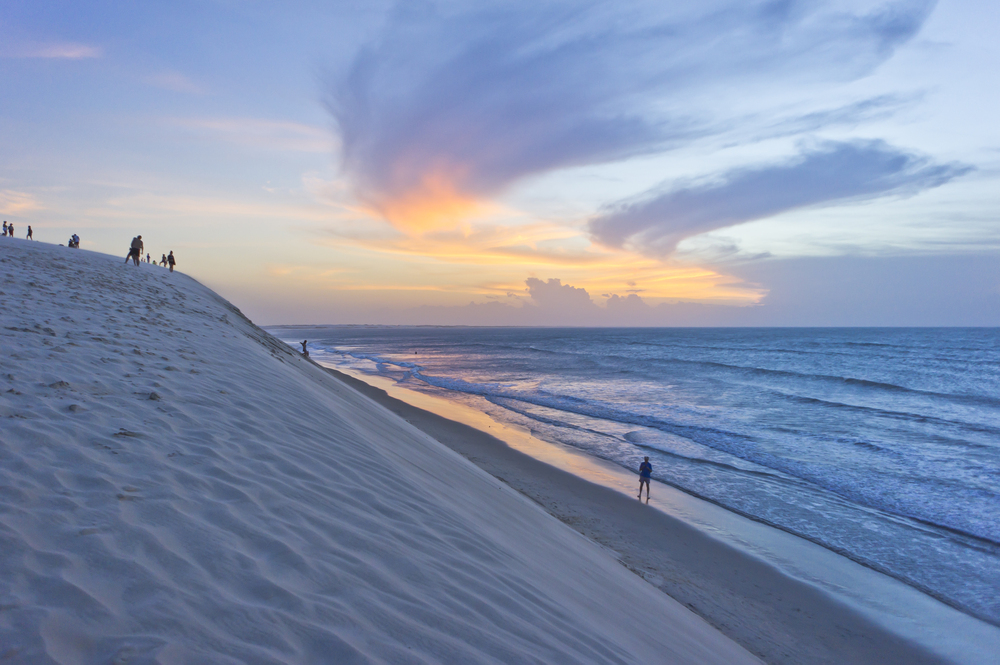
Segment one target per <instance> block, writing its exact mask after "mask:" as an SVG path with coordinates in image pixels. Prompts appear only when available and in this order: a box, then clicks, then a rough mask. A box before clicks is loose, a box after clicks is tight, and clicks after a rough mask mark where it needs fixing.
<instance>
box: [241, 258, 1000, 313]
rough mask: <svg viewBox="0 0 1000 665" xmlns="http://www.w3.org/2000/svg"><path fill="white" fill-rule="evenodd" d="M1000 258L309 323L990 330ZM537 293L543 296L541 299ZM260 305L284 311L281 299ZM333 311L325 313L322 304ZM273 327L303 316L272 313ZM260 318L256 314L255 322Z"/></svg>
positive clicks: (765, 271) (858, 262)
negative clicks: (731, 298)
mask: <svg viewBox="0 0 1000 665" xmlns="http://www.w3.org/2000/svg"><path fill="white" fill-rule="evenodd" d="M998 276H1000V256H998V255H997V254H996V253H989V254H987V253H978V254H976V253H964V254H952V255H937V256H924V255H905V256H894V257H858V256H837V257H809V258H796V259H768V260H762V261H756V262H752V263H749V264H746V265H745V266H743V267H742V268H741V277H743V278H744V279H747V280H751V281H755V282H759V283H762V284H763V285H764V287H765V288H766V289H767V291H768V293H767V295H766V297H764V298H763V299H762V300H760V301H759V302H757V303H753V304H744V305H743V306H733V305H721V304H705V303H698V302H673V303H660V304H656V305H651V304H649V303H648V302H647V301H645V300H643V299H642V298H641V297H639V296H637V295H635V294H632V295H629V296H627V297H620V296H611V297H610V298H609V299H608V300H607V302H606V303H605V305H604V306H603V307H602V306H600V305H597V304H595V303H594V302H593V301H592V300H591V299H590V296H589V294H588V292H587V291H586V290H584V289H581V288H578V287H574V286H571V285H568V284H563V283H562V282H561V281H560V280H547V281H545V282H542V280H536V281H535V282H531V281H530V280H529V282H530V284H529V287H530V288H531V290H532V299H531V300H530V301H529V302H528V303H526V304H525V305H524V306H521V307H518V306H513V305H508V304H503V303H501V302H497V301H493V302H489V303H486V304H468V305H462V306H423V307H391V308H385V307H379V306H374V305H373V306H371V307H362V306H357V305H355V306H349V305H345V304H342V303H337V302H331V301H329V300H328V299H311V300H310V307H309V308H307V309H306V310H304V311H307V312H308V314H306V318H307V320H302V321H301V322H302V323H319V324H330V323H370V324H389V325H494V326H505V325H506V326H511V325H518V326H532V325H541V326H566V325H581V326H845V325H846V326H990V327H996V326H998V325H1000V277H998ZM536 294H537V296H538V298H535V295H536ZM255 295H256V296H257V297H256V298H251V299H250V300H252V301H253V302H255V303H257V304H255V305H254V306H255V307H258V308H261V307H263V308H264V309H272V310H274V311H284V310H282V308H283V307H286V306H287V303H288V302H289V300H288V298H287V295H286V290H284V289H283V290H282V297H281V298H282V299H281V300H280V301H279V300H277V299H275V300H274V302H273V303H266V304H261V299H260V294H259V293H257V292H255ZM324 301H325V302H326V303H327V304H325V305H321V306H317V305H316V303H317V302H320V303H323V302H324ZM262 315H263V317H264V318H267V319H269V320H272V321H279V320H285V321H288V320H290V319H291V318H295V317H299V318H300V319H301V317H302V315H301V314H300V313H297V314H283V315H282V316H276V315H268V314H265V313H264V312H262ZM255 318H256V315H255Z"/></svg>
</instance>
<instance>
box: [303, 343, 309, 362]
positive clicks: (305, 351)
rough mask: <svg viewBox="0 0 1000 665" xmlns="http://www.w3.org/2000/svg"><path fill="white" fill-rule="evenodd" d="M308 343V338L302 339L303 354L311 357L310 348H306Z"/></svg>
mask: <svg viewBox="0 0 1000 665" xmlns="http://www.w3.org/2000/svg"><path fill="white" fill-rule="evenodd" d="M308 343H309V340H307V339H304V340H302V355H304V356H305V357H306V358H308V357H309V349H307V348H306V344H308Z"/></svg>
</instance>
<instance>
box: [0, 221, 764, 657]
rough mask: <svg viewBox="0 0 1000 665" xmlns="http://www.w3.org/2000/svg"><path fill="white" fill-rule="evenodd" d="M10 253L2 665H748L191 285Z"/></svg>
mask: <svg viewBox="0 0 1000 665" xmlns="http://www.w3.org/2000/svg"><path fill="white" fill-rule="evenodd" d="M5 241H6V242H4V243H2V244H0V267H2V275H3V277H2V285H0V328H2V332H3V342H2V347H0V348H2V353H0V570H2V571H3V575H2V576H0V662H25V663H27V662H30V663H91V662H93V663H96V662H101V663H104V662H114V663H190V662H212V663H272V662H273V663H279V662H280V663H320V662H324V663H325V662H331V663H332V662H337V663H353V662H358V663H361V662H394V663H411V662H412V663H422V662H423V663H432V662H456V663H457V662H497V663H500V662H503V663H521V662H523V663H529V662H539V663H542V662H548V663H551V662H561V663H568V662H608V663H619V662H620V663H655V662H663V663H684V662H690V663H716V662H717V663H740V662H757V661H756V659H755V658H754V657H753V656H751V655H750V654H749V653H748V652H746V651H745V650H743V649H742V648H741V647H739V646H738V645H736V644H735V643H733V642H732V641H731V640H729V639H728V638H726V637H724V636H723V635H722V634H721V633H719V632H718V631H716V630H715V629H713V628H711V627H710V626H709V625H708V624H706V623H705V622H704V621H702V620H701V619H700V618H698V617H697V616H695V615H694V614H692V613H691V612H689V611H688V610H687V609H686V608H684V607H683V606H681V605H680V604H678V603H676V602H675V601H673V600H671V599H670V598H669V597H667V596H666V595H664V594H662V593H661V592H659V591H657V590H656V589H655V588H653V587H652V586H650V585H649V584H647V583H646V582H644V581H642V580H641V579H640V578H638V577H637V576H635V575H634V574H632V573H631V572H629V571H628V570H627V569H626V568H625V567H624V566H622V565H621V564H620V563H619V562H618V561H617V560H616V559H615V558H614V556H613V555H612V554H611V553H610V552H609V551H607V550H604V549H603V548H601V547H600V546H598V545H596V544H595V543H593V542H591V541H589V540H587V539H586V538H584V537H583V536H581V535H580V534H578V533H576V532H575V531H573V530H572V529H570V528H568V527H567V526H565V525H564V524H562V523H560V522H559V521H558V520H556V519H555V518H553V517H551V516H550V515H548V514H547V513H545V512H544V511H543V510H541V509H540V508H539V507H538V506H536V505H535V504H533V503H532V502H531V501H529V500H528V499H526V498H525V497H523V496H522V495H520V494H518V493H517V492H515V491H513V490H511V489H510V488H509V487H507V486H506V485H503V484H501V483H498V482H497V481H496V480H495V479H494V478H492V477H491V476H489V475H488V474H486V473H485V472H483V471H482V470H480V469H478V468H477V467H475V466H473V465H472V464H470V463H469V462H467V461H466V460H465V459H463V458H462V457H460V456H459V455H458V454H456V453H454V452H452V451H451V450H449V449H447V448H446V447H444V446H443V445H441V444H440V443H439V442H438V441H436V440H434V439H432V438H431V437H430V436H428V435H427V434H424V433H422V432H420V431H418V430H417V429H415V428H414V427H412V426H411V425H409V424H408V423H406V422H405V421H404V420H402V419H401V418H399V417H397V416H395V415H393V414H392V413H390V412H389V411H388V410H386V409H385V408H383V407H381V406H379V405H377V404H376V403H375V402H373V401H371V400H370V399H369V398H367V397H365V396H363V395H361V394H360V393H358V392H356V391H354V390H353V389H351V388H350V387H348V386H346V385H345V384H343V383H341V382H339V381H337V380H336V379H335V378H333V377H332V376H330V375H329V374H328V373H327V372H325V371H324V370H323V369H321V368H320V367H318V366H316V365H314V364H313V363H311V362H309V361H308V360H305V359H303V358H302V357H300V356H299V355H298V354H296V353H294V352H293V351H291V350H290V349H288V347H287V346H286V345H284V344H282V343H281V342H279V341H277V340H276V339H274V338H273V337H271V336H270V335H268V334H267V333H265V332H264V331H262V330H260V329H259V328H257V327H256V326H254V325H253V324H252V323H250V322H249V321H248V320H247V319H246V318H245V317H243V316H242V315H241V314H240V312H239V310H237V309H236V308H235V307H233V306H232V305H231V304H229V303H228V302H226V301H225V300H224V299H222V298H221V297H219V296H218V295H216V294H214V293H213V292H212V291H210V290H209V289H207V288H205V287H204V286H202V285H200V284H198V283H197V282H196V281H194V280H193V279H191V278H189V277H187V276H185V275H182V274H180V273H173V274H170V273H168V272H167V271H166V270H164V269H161V268H158V267H156V266H152V265H142V266H139V267H138V268H136V267H135V266H126V265H123V264H122V262H121V259H120V258H118V257H111V256H106V255H101V254H96V253H91V252H85V251H79V250H70V249H68V248H63V247H58V246H51V245H42V244H40V243H28V242H27V241H21V240H10V241H7V239H5Z"/></svg>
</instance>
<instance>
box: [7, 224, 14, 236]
mask: <svg viewBox="0 0 1000 665" xmlns="http://www.w3.org/2000/svg"><path fill="white" fill-rule="evenodd" d="M7 235H9V236H10V237H11V238H13V237H14V225H13V224H8V225H7Z"/></svg>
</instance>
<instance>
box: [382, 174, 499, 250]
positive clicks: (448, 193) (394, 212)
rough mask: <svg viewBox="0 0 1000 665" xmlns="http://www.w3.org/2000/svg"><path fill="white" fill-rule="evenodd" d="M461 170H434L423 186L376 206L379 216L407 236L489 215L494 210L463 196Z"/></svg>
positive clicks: (423, 179)
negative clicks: (459, 186)
mask: <svg viewBox="0 0 1000 665" xmlns="http://www.w3.org/2000/svg"><path fill="white" fill-rule="evenodd" d="M459 171H460V169H455V168H451V169H437V170H431V171H428V172H427V173H425V174H424V175H423V176H421V179H420V184H419V185H417V186H416V187H412V188H410V189H409V190H408V191H406V192H404V193H402V194H398V195H396V196H394V197H392V198H390V199H388V200H384V201H379V202H377V203H375V204H374V206H373V207H374V209H375V211H377V213H378V214H379V215H380V216H382V217H384V218H385V219H386V220H388V221H389V223H391V224H392V225H393V226H394V227H396V228H397V229H399V230H400V231H402V232H404V233H407V234H419V233H426V232H428V231H436V230H441V229H450V228H455V227H456V226H458V225H459V224H461V223H462V222H465V221H467V220H469V219H471V218H474V217H478V216H481V215H483V214H485V213H487V212H489V211H490V210H491V209H492V207H491V206H490V205H488V204H485V203H483V202H481V201H479V200H477V199H475V198H474V197H472V196H469V195H468V194H465V193H463V192H462V191H461V190H460V189H459V188H458V187H457V186H456V184H455V183H456V182H458V181H460V173H459Z"/></svg>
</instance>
